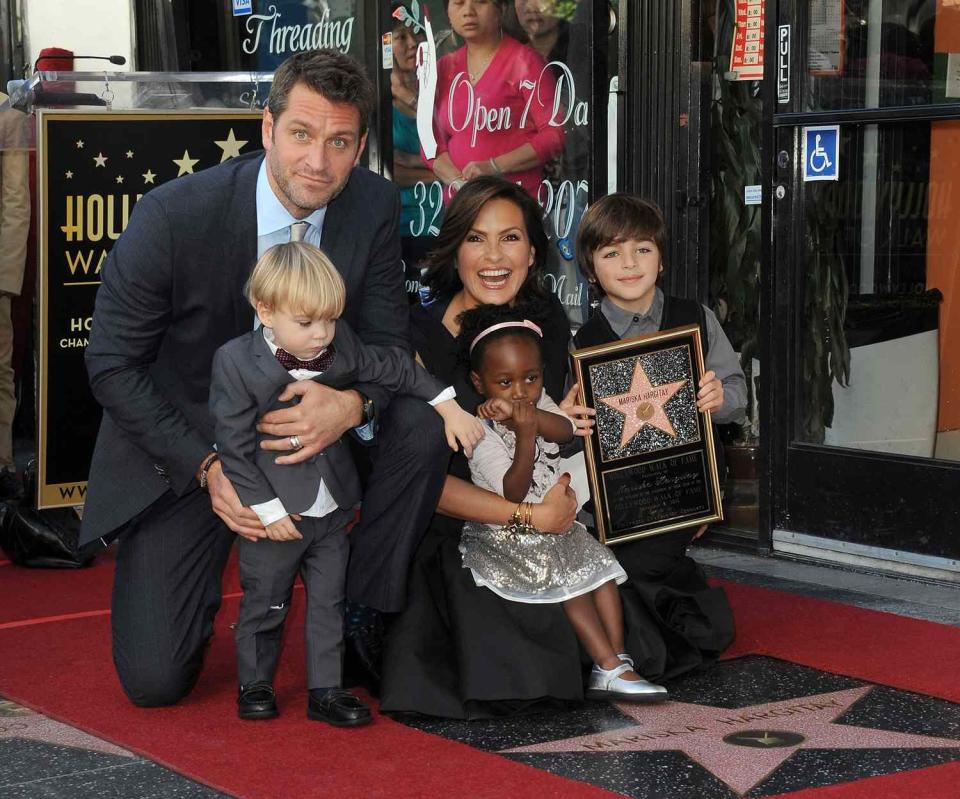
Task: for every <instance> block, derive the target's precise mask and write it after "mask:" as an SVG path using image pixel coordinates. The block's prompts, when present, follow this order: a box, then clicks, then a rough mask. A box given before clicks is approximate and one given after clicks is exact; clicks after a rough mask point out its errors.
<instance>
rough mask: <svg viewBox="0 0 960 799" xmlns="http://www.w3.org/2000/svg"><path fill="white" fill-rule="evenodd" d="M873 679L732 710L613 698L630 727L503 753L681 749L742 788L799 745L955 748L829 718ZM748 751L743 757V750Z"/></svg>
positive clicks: (945, 741) (951, 742) (956, 743)
mask: <svg viewBox="0 0 960 799" xmlns="http://www.w3.org/2000/svg"><path fill="white" fill-rule="evenodd" d="M872 689H873V686H872V685H865V686H863V687H861V688H850V689H847V690H845V691H834V692H832V693H826V694H815V695H813V696H805V697H801V698H799V699H787V700H786V701H783V702H769V703H767V704H762V705H751V706H749V707H741V708H737V709H736V710H731V709H730V708H723V707H713V706H711V705H694V704H689V703H687V702H664V703H663V704H662V705H631V704H628V703H626V702H616V703H615V704H616V707H617V709H618V710H620V711H621V712H622V713H624V714H625V715H627V716H630V717H631V718H634V719H636V721H637V722H638V724H637V726H634V727H623V728H621V729H619V730H609V731H607V732H601V733H594V734H592V735H581V736H579V737H576V738H566V739H564V740H561V741H547V742H545V743H541V744H533V745H532V746H518V747H517V748H515V749H506V750H504V751H506V752H651V751H653V752H657V751H659V752H663V751H668V750H673V751H680V752H683V753H684V754H685V755H687V756H688V757H690V758H691V759H692V760H694V761H696V762H697V763H699V764H700V765H701V766H703V767H704V768H705V769H707V770H708V771H710V772H712V773H713V774H714V775H715V776H716V777H717V778H719V779H721V780H723V781H724V782H725V783H726V784H727V785H729V786H730V787H731V788H732V789H733V790H734V791H736V792H737V793H738V794H741V795H742V794H745V793H747V792H748V791H750V790H751V789H752V788H753V787H754V786H755V785H757V784H758V783H759V782H761V781H762V780H764V779H765V778H766V777H768V776H769V775H770V774H772V773H773V772H774V771H776V769H777V768H778V767H779V766H780V765H781V764H782V763H783V762H784V761H785V760H786V759H787V758H788V757H790V755H792V754H793V753H794V752H796V751H797V750H798V749H899V748H902V749H958V748H960V740H955V739H952V738H936V737H934V736H931V735H912V734H910V733H903V732H890V731H888V730H875V729H872V728H870V727H855V726H853V725H850V724H835V723H834V722H835V720H836V719H837V718H838V717H840V716H841V715H842V714H843V713H844V712H846V711H847V710H848V709H849V708H850V707H851V706H852V705H853V704H854V703H855V702H857V701H858V700H860V699H862V698H863V697H864V696H865V695H866V694H867V693H869V692H870V691H871V690H872ZM744 747H747V748H749V749H750V750H751V751H750V753H749V755H750V756H749V757H744V754H745V753H744V752H743V748H744Z"/></svg>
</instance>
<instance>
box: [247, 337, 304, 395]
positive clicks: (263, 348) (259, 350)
mask: <svg viewBox="0 0 960 799" xmlns="http://www.w3.org/2000/svg"><path fill="white" fill-rule="evenodd" d="M250 337H251V338H252V339H253V341H252V345H251V347H250V352H251V354H252V355H253V362H254V364H256V367H257V369H259V370H260V371H261V372H262V373H263V374H264V376H265V377H266V378H267V380H268V381H269V384H270V385H271V386H282V385H286V384H287V383H293V382H294V379H293V375H291V374H290V373H289V372H288V371H287V370H286V369H284V368H283V364H282V363H280V361H278V360H277V356H276V355H274V354H273V353H272V352H271V351H270V347H269V345H268V344H267V341H266V339H265V338H264V337H263V330H262V329H257V330H255V331H253V332H252V333H250Z"/></svg>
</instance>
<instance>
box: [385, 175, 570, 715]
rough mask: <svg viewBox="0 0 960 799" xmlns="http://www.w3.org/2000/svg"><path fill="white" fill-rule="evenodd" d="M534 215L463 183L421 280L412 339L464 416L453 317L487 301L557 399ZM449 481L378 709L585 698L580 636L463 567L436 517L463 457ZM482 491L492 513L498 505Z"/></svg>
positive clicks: (515, 708) (496, 184)
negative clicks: (530, 330) (530, 349)
mask: <svg viewBox="0 0 960 799" xmlns="http://www.w3.org/2000/svg"><path fill="white" fill-rule="evenodd" d="M541 216H542V213H541V210H540V208H539V206H537V204H536V203H535V202H534V201H533V200H532V199H531V198H530V197H529V196H528V195H527V194H526V193H525V192H524V191H523V189H521V188H520V187H518V186H516V185H514V184H513V183H510V182H509V181H506V180H504V179H502V178H499V177H494V176H485V177H481V178H475V179H474V180H472V181H470V182H468V183H467V184H465V185H464V187H463V188H462V189H461V190H460V192H459V193H458V194H457V196H456V197H455V199H454V200H453V202H452V203H451V204H450V206H449V207H448V209H447V213H446V215H445V218H444V221H443V226H442V229H441V231H440V235H439V237H438V239H437V242H436V248H435V249H434V251H433V253H432V255H431V259H430V262H429V267H428V271H427V274H426V275H425V276H424V279H423V283H424V285H425V286H426V287H427V288H428V289H429V292H430V294H429V299H428V301H427V302H425V303H424V304H422V305H420V306H418V307H416V308H414V309H413V311H412V312H411V338H412V340H413V344H414V347H415V349H416V351H417V353H418V354H419V356H420V358H421V360H422V361H423V364H424V366H425V367H426V368H427V370H428V371H429V372H431V373H432V374H433V375H435V376H436V377H438V378H440V379H441V380H443V381H446V382H449V383H450V384H451V385H453V386H454V387H455V388H456V390H457V400H458V401H459V402H460V404H461V405H462V406H463V407H464V408H466V409H467V410H469V411H471V412H473V411H475V410H476V407H477V405H479V404H480V402H482V397H480V396H479V395H478V394H477V393H476V391H475V390H474V388H473V386H472V385H471V383H470V380H469V379H468V369H467V367H466V365H465V364H461V363H459V362H458V346H457V343H456V340H455V339H456V335H457V334H458V333H459V331H460V326H459V322H458V317H459V315H460V314H461V313H462V312H463V311H465V310H467V309H468V308H472V307H474V306H476V305H480V304H484V303H493V304H497V305H502V304H505V303H511V304H516V303H522V304H523V305H524V308H525V314H526V315H528V316H530V317H531V318H532V319H533V320H534V321H536V322H537V323H538V324H539V325H540V326H541V327H542V329H543V332H544V337H543V338H544V350H545V361H546V364H545V366H546V368H545V370H544V377H545V379H544V388H545V390H546V392H547V393H548V394H549V395H550V396H551V397H552V398H553V400H554V401H555V402H557V403H560V402H561V401H562V400H563V399H564V397H563V387H564V382H565V380H566V374H567V353H568V346H569V342H570V325H569V322H568V320H567V317H566V314H565V313H564V310H563V306H562V305H561V304H560V301H559V300H558V299H557V298H556V297H555V296H553V295H552V294H549V293H547V292H546V291H545V290H544V289H543V288H542V287H541V284H540V275H541V273H542V270H543V264H544V260H545V258H546V253H547V238H546V235H545V233H544V230H543V225H542V222H541ZM566 404H567V405H569V403H566ZM449 475H450V477H448V479H447V485H446V486H445V487H444V494H443V496H442V497H441V500H440V507H439V510H440V513H438V514H437V515H436V516H434V519H433V522H432V523H431V526H430V528H429V529H428V531H427V532H426V534H425V536H424V539H423V542H422V543H421V545H420V547H419V549H418V551H417V554H416V555H415V556H414V560H413V565H412V567H411V574H410V580H409V589H408V597H407V607H406V610H404V612H403V613H402V614H400V616H399V617H398V618H397V619H396V620H395V621H394V623H393V624H392V625H391V627H390V630H389V632H388V634H387V637H386V641H385V650H384V657H383V674H382V683H381V709H383V710H387V711H416V712H419V713H424V714H428V715H432V716H443V717H446V718H486V717H491V716H496V715H504V714H509V713H515V712H522V711H524V710H530V709H544V708H548V707H551V706H553V707H556V706H563V705H565V704H567V703H569V702H577V701H580V700H582V699H583V679H582V675H581V663H580V653H579V648H578V644H577V639H576V636H575V635H574V633H573V630H572V628H571V627H570V624H569V623H568V622H567V619H566V617H565V616H564V613H563V610H562V609H561V607H560V606H559V605H531V604H523V603H518V602H508V601H507V600H504V599H502V598H500V597H499V596H497V595H496V594H495V593H493V592H492V591H490V590H488V589H486V588H481V587H478V586H477V585H476V584H474V581H473V577H472V576H471V573H470V571H469V570H468V569H465V568H463V564H462V560H461V555H460V551H459V549H458V547H459V543H460V530H461V528H462V527H463V522H462V521H461V520H460V519H455V518H451V517H450V516H445V515H441V514H442V513H444V512H447V513H450V512H453V509H454V508H453V505H454V504H456V491H457V489H458V488H462V484H460V483H459V481H458V480H456V479H455V478H460V479H461V480H469V479H470V471H469V468H468V466H467V462H466V459H465V458H464V457H463V456H462V454H460V453H457V454H456V455H454V457H453V459H452V461H451V465H450V470H449ZM475 490H476V491H479V490H480V489H475ZM484 494H485V495H486V497H488V498H489V500H488V502H489V503H490V508H491V510H492V509H494V508H498V507H499V506H498V505H497V504H496V503H499V502H501V501H503V500H502V498H501V497H497V496H496V495H493V494H488V493H487V492H484ZM482 513H483V510H482V509H481V510H480V513H478V514H474V515H477V516H480V515H481V514H482ZM458 515H460V514H458ZM476 521H487V522H490V523H497V522H498V521H500V520H499V519H497V518H495V517H493V518H489V519H488V518H483V517H481V518H477V519H476ZM534 523H535V524H536V518H535V519H534Z"/></svg>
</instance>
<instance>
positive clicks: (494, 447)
mask: <svg viewBox="0 0 960 799" xmlns="http://www.w3.org/2000/svg"><path fill="white" fill-rule="evenodd" d="M537 407H538V408H540V409H541V410H544V411H549V412H552V413H558V414H560V415H564V414H563V412H562V411H561V410H560V409H559V408H558V407H557V406H556V405H555V404H554V402H553V400H551V399H550V398H549V397H548V396H547V395H546V393H542V394H541V395H540V400H539V401H538V402H537ZM564 418H566V417H565V416H564ZM485 428H486V429H485V435H484V438H483V440H482V441H481V442H480V443H479V444H478V445H477V446H476V448H475V449H474V452H473V457H472V458H471V459H470V473H471V475H472V477H473V482H474V484H476V485H478V486H480V487H482V488H486V489H487V490H489V491H493V492H494V493H496V494H499V495H501V496H503V476H504V475H505V474H506V473H507V470H508V469H509V468H510V465H511V464H512V463H513V453H514V449H515V446H516V436H515V435H514V433H513V432H511V431H510V430H508V429H507V428H506V427H504V426H503V425H502V424H500V423H499V422H485ZM536 452H537V455H536V460H535V461H534V465H533V480H532V484H531V486H530V491H529V492H528V493H527V496H526V497H525V500H526V501H528V502H540V500H541V498H542V497H543V495H544V494H546V493H547V491H549V490H550V489H551V488H552V487H553V486H554V485H555V484H556V482H557V473H558V471H559V469H558V467H559V463H560V447H559V446H558V445H557V444H553V443H549V442H546V441H544V440H543V439H542V438H540V437H537V450H536ZM460 552H461V554H462V555H463V565H464V566H465V567H466V568H468V569H470V571H471V572H472V573H473V579H474V581H475V582H476V584H477V585H482V586H486V587H487V588H489V589H490V590H491V591H493V592H494V593H496V594H498V595H499V596H502V597H503V598H504V599H509V600H513V601H514V602H530V603H539V602H543V603H550V602H562V601H563V600H565V599H571V598H572V597H575V596H579V595H580V594H585V593H587V592H589V591H592V590H594V589H595V588H598V587H599V586H601V585H603V583H605V582H608V581H609V580H616V581H617V583H622V582H624V581H625V580H626V579H627V575H626V572H624V570H623V568H622V567H621V566H620V564H619V563H618V562H617V559H616V558H615V557H614V555H613V553H612V552H611V551H610V550H609V549H608V548H607V547H605V546H604V545H603V544H601V543H600V542H599V541H597V540H596V539H595V538H594V537H593V536H591V535H590V534H589V533H588V532H587V531H586V528H584V526H583V525H582V524H580V523H579V522H574V523H573V527H572V528H570V530H568V531H567V532H566V533H561V534H558V535H555V534H551V533H543V534H540V533H529V534H520V535H514V534H512V533H508V532H505V531H504V530H502V529H501V528H500V527H498V526H496V525H488V524H480V523H478V522H467V523H466V524H465V525H464V526H463V533H462V534H461V536H460Z"/></svg>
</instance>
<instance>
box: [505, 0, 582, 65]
mask: <svg viewBox="0 0 960 799" xmlns="http://www.w3.org/2000/svg"><path fill="white" fill-rule="evenodd" d="M556 6H557V0H514V9H515V11H516V16H517V23H518V24H519V25H520V28H521V29H522V30H523V32H524V34H525V35H526V37H527V41H528V43H529V44H530V46H531V47H532V48H533V49H534V50H536V51H537V52H538V53H540V55H542V56H543V57H544V59H546V61H547V62H548V63H549V62H550V61H564V62H565V61H566V60H567V46H568V45H569V43H570V23H569V22H567V20H565V19H561V18H560V17H558V16H557V15H556V14H555V13H554V12H555V11H556Z"/></svg>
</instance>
